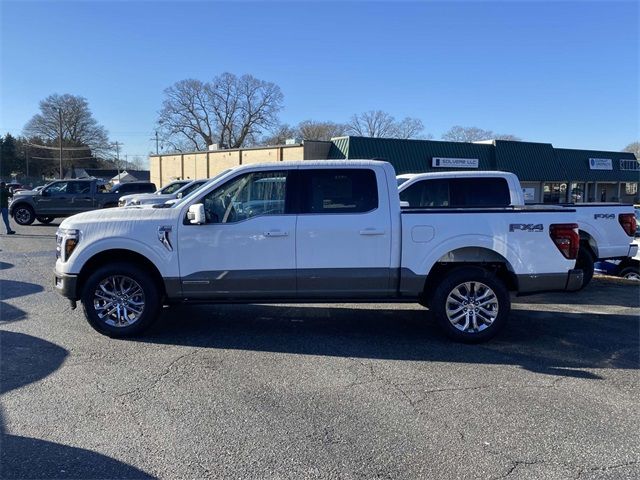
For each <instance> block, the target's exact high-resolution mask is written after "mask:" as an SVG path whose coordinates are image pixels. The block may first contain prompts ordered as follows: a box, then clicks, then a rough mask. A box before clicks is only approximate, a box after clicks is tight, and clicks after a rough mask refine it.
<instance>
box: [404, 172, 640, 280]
mask: <svg viewBox="0 0 640 480" xmlns="http://www.w3.org/2000/svg"><path fill="white" fill-rule="evenodd" d="M397 179H398V189H399V192H400V200H402V201H403V202H407V203H408V204H409V206H411V207H441V208H447V207H486V206H493V207H498V206H502V207H506V206H516V207H522V206H524V205H525V200H524V193H523V191H522V187H521V185H520V180H519V179H518V177H517V176H516V175H515V174H513V173H508V172H498V171H483V172H469V171H465V172H430V173H415V174H404V175H398V177H397ZM547 207H548V208H554V207H553V206H552V205H547ZM555 208H570V209H572V210H575V211H576V219H577V223H578V227H579V232H580V251H579V252H578V259H577V263H576V268H579V269H580V270H582V271H583V274H584V276H583V283H582V287H585V286H586V285H587V284H588V283H589V282H590V281H591V278H592V277H593V270H594V262H595V261H596V260H597V259H601V260H604V259H619V260H622V259H625V258H628V257H633V256H634V255H635V254H636V253H637V252H638V245H637V244H634V243H632V242H633V237H634V235H635V232H636V219H635V214H634V209H633V205H624V204H620V203H582V204H580V203H579V204H560V205H558V206H557V207H555Z"/></svg>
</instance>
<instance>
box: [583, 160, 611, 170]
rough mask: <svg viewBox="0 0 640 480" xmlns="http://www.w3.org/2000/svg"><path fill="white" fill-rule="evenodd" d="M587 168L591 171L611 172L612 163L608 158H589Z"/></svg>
mask: <svg viewBox="0 0 640 480" xmlns="http://www.w3.org/2000/svg"><path fill="white" fill-rule="evenodd" d="M589 168H590V169H591V170H613V162H612V161H611V159H610V158H590V159H589Z"/></svg>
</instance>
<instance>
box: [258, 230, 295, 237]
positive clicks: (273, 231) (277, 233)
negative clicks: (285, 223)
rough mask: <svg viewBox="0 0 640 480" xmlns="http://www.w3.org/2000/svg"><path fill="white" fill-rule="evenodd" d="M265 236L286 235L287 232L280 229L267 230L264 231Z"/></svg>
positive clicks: (287, 234)
mask: <svg viewBox="0 0 640 480" xmlns="http://www.w3.org/2000/svg"><path fill="white" fill-rule="evenodd" d="M264 236H265V237H288V236H289V232H285V231H282V230H269V231H268V232H264Z"/></svg>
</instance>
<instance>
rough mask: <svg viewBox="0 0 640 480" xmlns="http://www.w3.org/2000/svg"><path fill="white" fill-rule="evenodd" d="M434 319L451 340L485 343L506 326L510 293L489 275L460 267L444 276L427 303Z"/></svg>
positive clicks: (474, 268) (509, 306)
mask: <svg viewBox="0 0 640 480" xmlns="http://www.w3.org/2000/svg"><path fill="white" fill-rule="evenodd" d="M430 306H431V309H432V310H433V314H434V317H435V319H436V321H437V322H438V324H439V325H440V327H441V328H442V329H443V330H444V332H445V333H446V334H447V335H448V336H449V337H450V338H452V339H453V340H456V341H459V342H464V343H479V342H484V341H487V340H489V339H491V338H492V337H494V336H495V335H496V334H497V333H498V332H499V331H500V330H501V329H502V328H503V327H504V325H505V324H506V322H507V319H508V318H509V312H510V310H511V300H510V298H509V291H508V290H507V288H506V286H505V285H504V283H503V282H502V281H501V280H500V279H498V278H497V277H496V276H495V275H493V274H492V273H491V272H489V271H487V270H485V269H483V268H479V267H459V268H455V269H453V270H451V271H450V272H448V273H447V274H445V277H444V279H443V280H442V281H441V283H440V284H439V285H438V286H437V288H436V290H435V292H434V294H433V297H432V298H431V302H430Z"/></svg>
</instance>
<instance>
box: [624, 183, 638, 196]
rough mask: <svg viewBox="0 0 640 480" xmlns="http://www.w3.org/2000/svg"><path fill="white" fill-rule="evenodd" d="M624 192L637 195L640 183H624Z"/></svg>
mask: <svg viewBox="0 0 640 480" xmlns="http://www.w3.org/2000/svg"><path fill="white" fill-rule="evenodd" d="M624 193H625V195H635V194H636V193H638V184H637V183H625V184H624Z"/></svg>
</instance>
